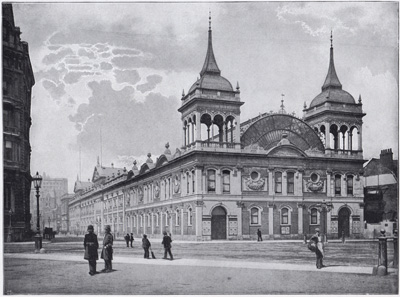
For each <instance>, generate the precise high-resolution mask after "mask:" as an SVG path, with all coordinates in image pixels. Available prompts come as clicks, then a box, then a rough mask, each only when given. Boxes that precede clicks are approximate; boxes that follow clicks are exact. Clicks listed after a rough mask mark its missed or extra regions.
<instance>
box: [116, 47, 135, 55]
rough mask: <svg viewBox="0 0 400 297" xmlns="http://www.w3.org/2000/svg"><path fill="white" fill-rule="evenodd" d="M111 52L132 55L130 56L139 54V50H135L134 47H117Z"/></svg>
mask: <svg viewBox="0 0 400 297" xmlns="http://www.w3.org/2000/svg"><path fill="white" fill-rule="evenodd" d="M112 53H113V54H114V55H116V56H117V55H132V56H137V55H139V54H140V51H138V50H136V49H126V48H125V49H119V48H116V49H113V50H112Z"/></svg>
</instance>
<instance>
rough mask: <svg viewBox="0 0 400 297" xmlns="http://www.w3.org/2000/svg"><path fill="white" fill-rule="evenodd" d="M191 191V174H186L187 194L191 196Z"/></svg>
mask: <svg viewBox="0 0 400 297" xmlns="http://www.w3.org/2000/svg"><path fill="white" fill-rule="evenodd" d="M189 191H190V174H189V172H186V194H189Z"/></svg>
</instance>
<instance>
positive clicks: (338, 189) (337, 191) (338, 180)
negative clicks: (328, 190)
mask: <svg viewBox="0 0 400 297" xmlns="http://www.w3.org/2000/svg"><path fill="white" fill-rule="evenodd" d="M341 188H342V183H341V175H340V174H336V175H335V195H340V192H341Z"/></svg>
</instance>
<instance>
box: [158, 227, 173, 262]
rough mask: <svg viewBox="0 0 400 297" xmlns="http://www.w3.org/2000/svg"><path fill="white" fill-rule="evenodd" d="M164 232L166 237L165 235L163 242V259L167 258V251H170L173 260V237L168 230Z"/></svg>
mask: <svg viewBox="0 0 400 297" xmlns="http://www.w3.org/2000/svg"><path fill="white" fill-rule="evenodd" d="M163 234H164V237H163V240H162V242H161V244H163V245H164V258H163V259H167V253H168V254H169V256H170V257H171V260H173V259H174V257H173V256H172V253H171V242H172V239H171V237H170V236H169V235H168V234H167V232H166V231H164V232H163Z"/></svg>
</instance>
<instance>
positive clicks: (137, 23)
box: [13, 2, 399, 192]
mask: <svg viewBox="0 0 400 297" xmlns="http://www.w3.org/2000/svg"><path fill="white" fill-rule="evenodd" d="M13 9H14V19H15V24H16V26H18V27H20V28H21V31H22V35H21V39H22V40H23V41H26V42H28V44H29V52H30V59H31V63H32V67H33V71H34V75H35V81H36V83H35V85H34V87H33V90H32V114H31V117H32V127H31V139H30V141H31V146H32V156H31V171H32V173H33V174H34V173H35V172H36V171H39V172H40V173H43V172H45V173H46V175H50V176H51V177H67V178H68V183H69V191H70V192H72V191H73V186H74V182H75V181H76V179H77V178H78V177H79V178H80V179H81V180H83V181H86V180H88V179H91V178H92V174H93V170H94V167H95V166H96V163H97V158H98V157H100V159H101V163H102V164H103V166H111V163H113V164H114V166H115V167H121V168H123V167H126V168H127V169H128V170H129V169H131V167H132V162H133V160H137V161H138V163H139V166H140V165H141V164H142V163H143V162H144V161H145V160H146V158H147V157H146V155H147V153H151V154H152V158H153V160H154V161H155V158H156V157H157V156H159V155H160V154H162V153H163V152H164V150H165V144H166V143H167V142H169V144H170V149H171V151H172V152H175V150H176V148H179V147H180V146H181V145H182V143H181V142H182V136H181V131H182V128H181V117H180V113H179V112H178V111H177V109H178V108H179V107H180V105H181V100H180V98H181V95H182V91H183V90H185V92H187V91H188V90H189V88H190V87H191V85H192V84H193V83H194V82H195V81H196V79H197V77H198V76H199V72H200V70H201V68H202V66H203V62H204V58H205V55H206V50H207V37H208V16H209V11H211V14H212V34H213V48H214V54H215V57H216V60H217V63H218V66H219V68H220V70H221V75H222V76H224V77H225V78H227V79H228V80H229V81H230V82H231V84H232V85H233V86H236V84H237V82H238V83H239V85H240V91H241V101H243V102H244V105H243V106H242V107H241V121H242V122H244V121H245V120H247V119H249V118H251V117H254V116H257V115H258V114H259V113H263V112H269V111H278V110H279V108H280V104H281V99H282V98H283V99H284V105H285V109H286V111H287V112H289V113H292V112H294V113H295V114H296V115H297V116H298V117H302V110H303V106H304V102H306V104H307V106H309V104H310V103H311V101H312V99H313V98H315V97H316V96H317V95H318V94H319V93H320V92H321V87H322V85H323V83H324V80H325V77H326V74H327V71H328V66H329V49H330V34H331V30H332V32H333V47H334V59H335V68H336V73H337V75H338V77H339V80H340V82H341V84H342V86H343V89H344V90H346V91H347V92H349V93H350V94H351V95H352V96H353V97H354V98H355V99H356V101H357V100H358V98H359V95H361V98H362V103H363V111H364V112H365V113H366V114H367V115H366V116H365V117H364V118H363V150H364V158H365V159H369V158H372V157H375V158H379V154H380V151H381V150H382V149H387V148H392V149H393V153H394V158H396V159H397V158H398V93H399V90H398V83H399V77H398V65H399V61H398V53H399V50H398V36H399V32H398V3H396V2H229V3H228V2H218V3H215V2H211V3H206V2H200V3H185V2H178V3H146V2H145V3H134V2H132V3H104V2H103V3H72V2H65V3H14V4H13ZM282 94H284V96H282Z"/></svg>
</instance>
